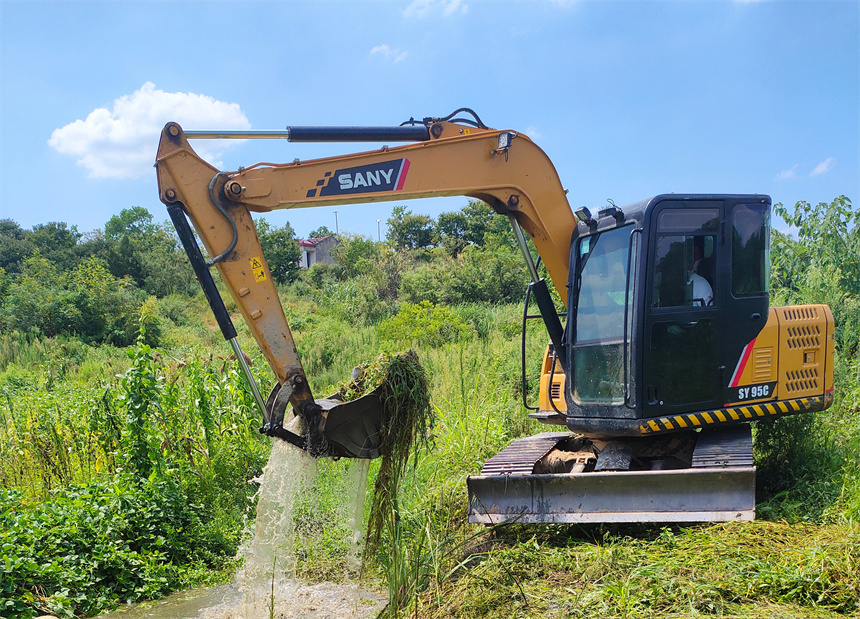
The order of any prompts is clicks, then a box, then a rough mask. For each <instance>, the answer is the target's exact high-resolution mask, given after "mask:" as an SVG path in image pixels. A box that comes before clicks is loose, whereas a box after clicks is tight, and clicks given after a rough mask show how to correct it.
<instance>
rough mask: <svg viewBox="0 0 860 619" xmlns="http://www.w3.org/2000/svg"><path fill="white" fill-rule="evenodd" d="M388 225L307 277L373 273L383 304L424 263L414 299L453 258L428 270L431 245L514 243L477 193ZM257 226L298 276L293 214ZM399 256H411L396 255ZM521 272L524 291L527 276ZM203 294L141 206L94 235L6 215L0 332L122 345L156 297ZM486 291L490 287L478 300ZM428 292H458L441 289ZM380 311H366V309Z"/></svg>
mask: <svg viewBox="0 0 860 619" xmlns="http://www.w3.org/2000/svg"><path fill="white" fill-rule="evenodd" d="M387 224H388V228H387V235H386V241H385V243H375V242H373V241H372V240H371V239H369V238H366V237H361V236H356V235H350V234H345V235H342V236H341V237H340V243H339V245H338V247H337V248H336V249H335V252H334V253H335V265H334V266H332V267H329V266H328V265H315V267H317V268H316V269H315V272H314V273H313V274H311V275H310V278H311V280H312V281H316V282H317V283H318V284H320V283H321V282H323V281H328V280H336V281H344V280H347V279H350V278H363V280H368V279H370V280H373V281H371V282H367V281H364V282H363V283H362V285H363V286H364V288H365V290H366V292H367V294H371V295H376V294H377V292H380V290H378V289H379V288H382V289H384V290H381V292H382V294H381V298H382V301H383V302H385V301H388V302H390V303H389V304H388V306H387V307H388V309H392V308H393V307H394V305H392V303H394V302H395V301H396V298H397V297H398V296H399V294H400V288H401V286H400V283H401V282H400V280H401V275H402V274H403V272H404V270H413V267H424V271H425V273H424V274H423V275H421V276H418V281H412V282H411V283H410V284H408V285H407V288H409V289H410V290H411V291H412V292H410V293H408V296H409V297H410V298H415V297H416V295H417V294H423V293H422V292H421V290H424V289H429V288H432V287H434V286H435V287H439V282H438V281H435V280H437V279H438V277H439V276H440V275H442V274H443V272H444V270H445V268H446V267H447V266H450V265H446V266H444V267H443V266H440V265H439V264H436V268H431V267H432V265H433V263H434V257H433V256H434V254H433V252H434V251H435V255H438V257H439V258H440V259H443V258H448V259H454V258H456V257H457V256H462V254H463V253H464V252H466V251H467V250H468V248H469V247H473V248H488V249H490V250H493V251H496V250H498V249H500V248H501V249H510V248H511V247H512V245H510V240H509V239H508V238H507V236H509V235H507V232H508V228H507V225H508V224H507V220H506V219H505V218H504V217H494V213H493V212H492V210H491V209H490V208H489V207H488V206H487V205H485V204H484V203H482V202H478V201H470V202H469V203H468V204H467V205H466V206H465V207H463V208H462V209H460V210H459V211H456V212H451V213H442V214H441V215H439V217H438V219H437V220H434V219H433V218H431V217H428V216H426V215H416V214H413V213H412V212H411V211H410V210H408V209H406V207H403V206H397V207H395V208H394V209H393V211H392V215H391V217H390V218H389V219H388V222H387ZM256 226H257V232H258V234H259V236H260V241H261V244H262V247H263V252H264V254H265V256H266V259H267V261H268V263H269V268H270V271H271V274H272V278H273V279H274V280H275V281H276V282H277V283H278V284H280V285H290V284H293V283H295V282H296V281H297V280H298V279H299V274H300V269H299V259H300V258H301V250H300V247H299V244H298V240H297V238H296V234H295V231H294V230H293V228H292V226H291V225H290V224H289V222H287V223H285V224H284V225H283V226H275V225H272V224H270V223H269V222H268V221H266V220H265V219H262V218H260V219H258V220H257V221H256ZM329 234H332V231H331V230H329V229H328V228H327V227H326V226H321V227H319V228H317V229H316V230H313V231H312V232H311V234H310V238H317V237H322V236H326V235H329ZM506 235H507V236H506ZM396 254H411V257H410V258H409V259H408V260H404V259H403V258H402V256H401V259H396V258H395V257H394V256H395V255H396ZM435 262H436V263H439V260H435ZM473 266H474V265H473ZM392 268H393V271H392ZM474 270H475V269H474V268H473V269H472V271H474ZM508 270H510V269H508ZM497 271H498V269H497ZM515 271H516V273H515V274H514V276H513V279H515V280H516V285H517V288H518V291H517V292H516V295H515V296H518V295H519V294H520V292H519V290H521V286H520V284H521V282H520V278H519V271H518V270H517V269H515ZM475 275H476V274H475V273H471V276H472V277H474V276H475ZM487 276H488V277H489V276H490V275H489V274H488V275H487ZM412 279H413V280H414V279H415V277H413V278H412ZM507 279H508V280H510V279H511V277H508V278H507ZM383 280H385V281H383ZM449 287H450V286H449ZM442 288H444V286H442ZM371 289H373V290H371ZM197 293H198V285H197V282H196V281H195V279H194V275H193V272H192V271H191V269H190V268H189V266H188V261H187V258H186V257H185V254H184V251H183V250H182V248H181V246H180V244H179V243H178V239H177V237H176V234H175V232H174V230H173V228H172V225H171V224H170V223H169V222H164V223H157V222H156V221H155V220H154V218H153V216H152V214H151V213H150V212H149V211H148V210H147V209H145V208H143V207H140V206H135V207H132V208H128V209H123V210H122V211H120V212H119V213H118V214H117V215H114V216H113V217H111V218H110V219H109V220H108V221H107V222H106V223H105V226H104V229H98V230H95V231H93V232H88V233H81V232H80V231H79V230H78V228H77V227H76V226H74V225H72V226H69V225H68V224H67V223H65V222H50V223H46V224H37V225H35V226H33V227H32V229H29V230H27V229H24V228H22V227H21V226H20V225H19V224H17V223H16V222H15V221H13V220H11V219H4V220H0V333H2V332H10V331H19V332H22V333H36V334H39V335H45V336H56V335H61V334H66V335H74V336H77V337H80V338H81V339H83V340H84V341H86V342H89V343H110V344H114V345H119V346H125V345H129V344H131V343H132V342H134V340H135V338H136V337H137V332H138V326H139V324H140V321H141V320H143V321H144V322H145V321H146V320H147V317H148V316H149V315H150V314H152V313H153V311H154V309H153V308H154V302H153V298H155V299H163V298H166V297H170V296H172V295H180V296H194V295H196V294H197ZM440 295H441V297H440ZM453 296H458V295H453ZM460 296H462V295H460ZM479 296H480V295H479ZM502 296H503V297H504V298H505V299H507V298H509V297H511V296H512V295H511V294H503V295H502ZM484 297H488V295H483V296H482V297H481V299H483V298H484ZM430 298H431V299H434V300H440V298H448V299H449V300H450V299H451V298H453V297H452V294H447V297H446V295H445V294H443V293H440V292H438V291H437V292H436V293H434V294H431V295H430ZM481 299H478V300H481ZM383 313H385V312H383ZM378 314H379V312H378V311H377V312H370V314H368V315H367V316H365V317H367V318H373V317H377V316H378ZM142 315H143V317H141V316H142ZM150 326H151V327H152V328H150V329H149V338H150V339H151V340H152V341H154V338H157V335H158V329H157V325H156V324H155V322H154V321H153V322H152V324H151V325H150Z"/></svg>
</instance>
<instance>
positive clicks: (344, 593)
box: [99, 439, 385, 619]
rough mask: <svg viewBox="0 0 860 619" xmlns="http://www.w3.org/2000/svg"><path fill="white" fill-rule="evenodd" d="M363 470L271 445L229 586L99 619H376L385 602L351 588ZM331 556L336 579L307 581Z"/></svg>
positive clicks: (360, 465) (360, 463) (362, 465)
mask: <svg viewBox="0 0 860 619" xmlns="http://www.w3.org/2000/svg"><path fill="white" fill-rule="evenodd" d="M368 465H369V461H368V460H349V461H341V462H336V463H335V462H331V461H328V460H325V461H318V460H314V459H313V458H311V457H310V456H308V455H307V453H305V452H304V451H302V450H300V449H296V448H295V447H292V446H291V445H289V444H287V443H286V442H284V441H281V440H277V439H276V440H275V441H273V443H272V453H271V456H270V457H269V463H268V464H267V465H266V467H265V469H264V470H263V474H262V476H261V477H260V478H259V479H257V480H256V481H257V482H259V484H260V490H259V492H258V495H257V518H256V523H255V525H254V530H253V532H252V533H253V537H252V538H251V539H250V540H249V541H248V542H247V543H246V544H245V545H244V546H243V547H242V548H241V549H240V550H239V554H240V556H242V557H243V558H244V565H243V567H242V569H240V570H239V572H238V573H237V574H236V576H235V578H234V580H233V583H232V584H230V585H222V586H220V587H214V588H212V589H206V590H194V591H183V592H180V593H176V594H174V595H172V596H169V597H168V598H166V599H164V600H161V601H159V602H156V603H155V604H139V605H132V606H131V607H125V608H123V609H120V610H118V611H117V612H116V613H109V614H108V615H103V616H100V618H99V619H102V617H104V618H105V619H111V618H112V619H119V618H121V619H143V618H147V619H149V618H151V617H158V618H159V619H187V618H189V617H197V618H199V619H290V618H293V617H301V618H303V619H304V618H307V619H369V618H371V617H374V616H376V614H378V612H379V610H380V609H381V608H382V607H383V606H384V604H385V599H384V598H383V596H382V595H380V594H378V593H375V592H372V591H369V590H367V589H364V588H362V587H361V586H360V585H359V583H358V582H357V579H358V573H359V569H360V565H361V543H362V533H363V530H362V524H363V519H364V494H365V487H366V485H367V470H368ZM344 468H346V471H345V472H344V471H343V469H344ZM321 473H322V474H321ZM326 473H327V474H326ZM333 538H334V542H332V539H333ZM332 548H334V552H335V553H337V557H336V560H335V561H332V560H331V557H330V556H329V557H328V559H329V561H328V563H327V564H326V565H328V566H329V573H331V571H332V566H334V569H335V570H339V573H338V574H335V576H337V578H336V579H335V578H308V577H307V575H308V570H307V569H306V564H307V563H313V562H314V561H317V563H319V562H320V561H321V560H325V559H326V557H322V559H321V558H320V556H319V555H321V554H324V551H327V552H328V553H329V555H331V554H332V552H333V551H332ZM341 550H343V552H340V551H341ZM310 573H311V574H313V572H312V571H311V572H310ZM334 580H336V581H337V582H334Z"/></svg>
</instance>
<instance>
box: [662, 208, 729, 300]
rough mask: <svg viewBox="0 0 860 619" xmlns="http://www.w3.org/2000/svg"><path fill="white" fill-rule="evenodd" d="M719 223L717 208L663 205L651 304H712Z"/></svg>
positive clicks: (714, 288)
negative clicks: (666, 207) (683, 207)
mask: <svg viewBox="0 0 860 619" xmlns="http://www.w3.org/2000/svg"><path fill="white" fill-rule="evenodd" d="M718 226H719V210H718V209H711V208H708V209H666V210H664V211H662V212H661V213H660V214H659V215H658V217H657V237H656V247H655V254H654V277H653V280H652V281H653V283H654V287H653V291H652V296H651V304H652V307H657V308H659V307H708V306H711V305H713V304H714V298H715V290H716V244H717V243H716V239H717V237H716V231H717V229H718Z"/></svg>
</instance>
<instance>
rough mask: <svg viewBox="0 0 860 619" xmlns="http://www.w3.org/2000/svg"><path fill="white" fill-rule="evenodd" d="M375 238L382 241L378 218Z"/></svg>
mask: <svg viewBox="0 0 860 619" xmlns="http://www.w3.org/2000/svg"><path fill="white" fill-rule="evenodd" d="M376 240H377V242H379V243H381V242H382V229H381V228H380V227H379V220H378V219H377V220H376Z"/></svg>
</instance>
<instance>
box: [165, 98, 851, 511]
mask: <svg viewBox="0 0 860 619" xmlns="http://www.w3.org/2000/svg"><path fill="white" fill-rule="evenodd" d="M231 138H232V139H283V140H287V141H289V142H340V143H353V142H364V143H377V144H381V146H379V147H377V148H375V149H373V150H367V151H364V152H358V153H351V154H343V155H338V156H333V157H327V158H320V159H312V160H305V161H303V160H299V159H295V160H293V161H292V162H290V163H284V164H272V163H256V164H254V165H250V166H248V167H240V168H239V169H238V170H235V171H222V170H218V169H217V168H215V167H213V166H212V165H210V164H209V163H207V162H206V161H204V160H203V159H202V158H201V157H199V156H198V155H197V153H196V152H195V151H194V150H193V149H192V148H191V146H190V143H189V140H194V139H231ZM395 143H398V144H399V145H395V146H389V144H395ZM155 168H156V173H157V178H158V191H159V197H160V199H161V201H162V202H163V203H164V204H165V205H166V206H167V210H168V213H169V215H170V218H171V220H172V222H173V224H174V226H175V227H176V231H177V234H178V236H179V239H180V241H181V242H182V244H183V247H184V248H185V251H186V253H187V254H188V258H189V260H190V263H191V265H192V268H193V269H194V271H195V274H196V275H197V278H198V280H199V282H200V284H201V287H202V289H203V291H204V294H205V295H206V297H207V300H208V301H209V304H210V306H211V308H212V311H213V313H214V315H215V318H216V320H217V322H218V325H219V327H220V328H221V331H222V333H223V335H224V337H225V339H227V340H228V341H229V342H230V345H231V347H232V348H233V351H234V352H235V356H236V359H237V360H238V362H239V363H240V365H241V367H242V371H243V373H244V375H245V377H246V378H247V381H248V384H249V385H250V388H251V391H252V393H253V395H254V399H255V401H256V403H257V406H258V407H259V409H260V412H261V416H262V418H263V425H262V428H261V429H260V431H261V432H263V433H265V434H267V435H269V436H273V437H278V438H280V439H282V440H286V441H288V442H290V443H292V444H293V445H295V446H296V447H298V448H301V449H304V450H307V451H308V452H310V453H311V454H312V455H314V456H316V457H325V456H328V457H335V458H339V457H347V458H376V457H378V456H379V455H380V449H381V440H382V439H381V438H380V436H381V434H380V431H381V430H382V429H383V428H384V427H385V424H386V423H387V422H388V421H389V420H388V419H387V414H386V412H385V408H384V406H383V405H382V402H381V401H380V398H379V395H378V394H377V393H375V392H374V393H371V394H369V395H366V396H364V397H362V398H359V399H357V400H354V401H351V402H342V401H340V400H338V399H336V398H334V397H330V398H315V397H314V395H313V394H312V392H311V389H310V387H309V385H308V380H307V376H306V375H305V372H304V370H303V368H302V364H301V360H300V358H299V355H298V352H297V350H296V346H295V343H294V341H293V337H292V334H291V332H290V328H289V325H288V324H287V320H286V318H285V315H284V310H283V308H282V306H281V303H280V301H279V299H278V294H277V290H276V287H275V284H274V282H273V280H272V277H271V274H270V272H269V268H268V265H267V262H266V258H265V256H264V255H263V252H262V248H261V245H260V240H259V238H258V235H257V232H256V229H255V226H254V223H253V221H252V218H251V213H266V212H269V211H271V210H274V209H290V208H306V207H315V206H330V205H345V204H366V203H372V202H381V201H392V200H408V199H415V198H425V197H438V196H467V197H470V198H474V199H478V200H482V201H483V202H485V203H486V204H488V205H489V206H490V207H491V208H492V209H493V210H494V211H495V212H496V213H498V214H501V215H504V216H506V217H507V218H508V219H509V220H510V224H511V228H512V233H513V235H514V237H515V239H516V242H517V245H518V247H519V249H520V251H521V253H522V256H523V259H524V261H525V264H526V267H527V269H528V272H529V275H530V279H531V283H530V284H529V285H528V290H527V293H526V310H525V311H524V318H523V324H524V331H525V324H526V320H528V319H531V318H534V319H539V320H542V322H543V324H544V326H545V327H546V332H547V336H548V342H549V343H548V346H547V347H546V352H545V355H544V358H543V361H542V364H541V370H540V390H539V399H538V405H537V406H534V407H532V406H528V403H527V402H525V396H524V404H526V405H527V406H528V408H530V409H531V412H530V413H529V415H530V416H531V417H533V418H535V419H536V420H538V421H539V422H541V423H543V424H547V425H548V430H549V431H546V432H542V433H539V434H537V435H535V436H531V437H528V438H523V439H519V440H515V441H513V442H512V443H511V444H510V445H509V446H508V447H507V448H505V449H504V450H502V451H501V452H499V453H498V454H496V455H495V456H493V457H492V458H491V459H490V460H488V461H487V462H486V463H485V465H484V466H483V469H482V470H481V472H480V474H477V475H472V476H470V477H469V478H468V480H467V486H468V493H469V520H470V521H471V522H474V523H483V524H496V523H511V522H520V523H578V522H704V521H729V520H749V519H752V518H754V516H755V467H754V465H753V459H752V432H751V428H750V422H751V421H759V420H768V419H773V418H776V417H780V416H783V415H794V414H799V413H806V412H814V411H821V410H824V409H826V408H827V407H828V406H830V405H831V403H832V402H833V358H834V324H833V316H832V314H831V312H830V309H829V308H828V307H827V306H825V305H803V306H793V307H770V305H769V296H768V285H769V282H768V277H769V270H768V267H769V246H770V245H769V244H770V207H771V200H770V197H769V196H766V195H760V194H675V193H668V194H662V195H658V196H654V197H652V198H649V199H646V200H642V201H640V202H635V203H632V204H628V205H626V206H621V207H619V206H616V205H615V204H614V203H612V202H611V201H609V202H608V203H607V204H606V205H605V206H603V207H600V208H595V209H593V211H594V212H593V211H592V209H589V208H587V207H584V206H583V207H580V208H577V209H576V210H574V209H572V208H571V206H570V204H569V202H568V198H567V193H568V192H567V191H566V190H565V189H564V188H563V186H562V183H561V180H560V179H559V176H558V174H557V172H556V170H555V167H554V166H553V164H552V162H551V161H550V159H549V157H548V156H547V155H546V153H544V151H542V150H541V149H540V148H539V147H538V146H537V145H536V144H535V143H534V142H533V141H532V140H531V139H530V138H529V137H528V136H527V135H525V134H523V133H520V132H517V131H513V130H509V129H505V130H498V129H492V128H490V127H488V126H486V125H485V124H484V123H483V122H482V121H481V119H480V118H479V117H478V115H477V114H475V113H474V112H473V111H472V110H470V109H468V108H461V109H459V110H457V111H455V112H454V113H453V114H450V115H448V116H446V117H442V118H435V117H425V118H422V119H415V118H410V119H409V120H408V121H406V122H404V123H402V124H400V125H395V126H390V127H386V126H382V127H378V126H370V127H314V126H302V127H298V126H293V127H288V128H287V129H286V130H283V131H185V130H183V129H182V128H181V127H180V126H179V125H178V124H176V123H173V122H171V123H168V124H167V125H166V126H165V127H164V129H163V131H162V133H161V138H160V143H159V147H158V155H157V158H156V162H155ZM189 221H190V224H189ZM192 226H193V230H192ZM194 231H196V235H197V238H199V240H200V242H202V245H203V247H204V248H205V251H206V254H207V256H208V259H207V258H206V257H204V255H203V253H202V251H201V249H200V247H199V246H198V242H197V238H195V232H194ZM526 235H528V237H530V239H531V241H532V244H533V247H534V250H536V251H537V254H538V255H539V258H538V259H537V260H536V259H535V258H534V257H533V255H532V251H533V250H532V249H531V248H530V246H529V243H528V241H527V240H526ZM541 262H542V266H543V268H545V269H546V273H547V274H548V277H549V280H550V284H548V282H547V281H546V279H545V278H542V277H541V276H540V269H541V265H540V263H541ZM212 266H214V267H215V268H216V270H217V271H218V273H219V275H220V278H221V281H222V282H223V285H224V287H225V288H226V289H227V290H228V291H229V293H230V295H231V296H232V298H233V300H234V301H235V304H236V306H237V307H238V310H239V313H241V315H242V318H243V319H244V321H245V323H246V324H247V326H248V329H249V330H250V332H251V334H252V335H253V337H254V339H255V340H256V343H257V345H258V346H259V347H260V349H261V351H262V353H263V355H264V356H265V358H266V359H267V361H268V363H269V365H270V366H271V369H272V371H273V372H274V375H275V379H276V384H275V385H274V388H273V389H272V391H271V393H270V394H269V395H268V398H267V399H265V400H264V399H263V397H262V394H261V393H260V391H259V388H258V387H257V385H256V383H255V380H254V378H253V376H252V374H251V372H250V369H249V368H248V365H247V362H246V360H245V356H244V354H243V353H242V351H241V349H240V348H239V344H238V341H237V338H236V330H235V327H234V325H233V324H232V321H231V318H230V315H229V313H228V312H227V309H226V307H225V305H224V301H223V299H222V298H221V296H220V293H219V291H218V289H217V287H216V285H215V282H214V279H213V277H212V273H211V267H212ZM549 285H552V286H553V287H554V289H555V291H556V293H557V295H558V297H559V298H560V300H561V304H563V305H564V307H563V309H562V310H561V311H559V309H558V307H557V304H556V302H555V301H554V300H553V295H552V294H551V292H550V288H549ZM532 300H533V301H534V305H532V307H534V306H535V305H536V306H537V309H538V313H537V314H528V308H529V307H530V303H531V302H532ZM562 319H563V320H562ZM523 358H525V355H523ZM524 366H525V362H524ZM523 375H524V376H525V369H523ZM524 393H525V390H524ZM288 409H289V410H290V412H289V413H288V412H287V411H288Z"/></svg>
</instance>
